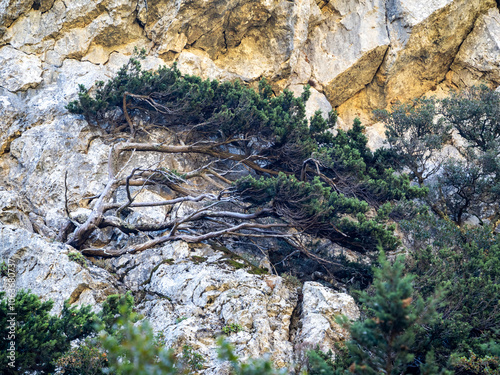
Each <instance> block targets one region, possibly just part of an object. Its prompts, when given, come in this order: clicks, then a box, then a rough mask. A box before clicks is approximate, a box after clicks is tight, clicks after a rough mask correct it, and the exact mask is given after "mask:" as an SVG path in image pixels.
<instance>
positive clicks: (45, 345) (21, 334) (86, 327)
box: [0, 290, 96, 374]
mask: <svg viewBox="0 0 500 375" xmlns="http://www.w3.org/2000/svg"><path fill="white" fill-rule="evenodd" d="M0 298H1V299H0V327H7V319H8V318H9V317H10V316H9V315H7V313H8V312H9V310H8V307H9V306H8V304H7V299H6V298H5V293H3V292H2V293H0ZM52 306H53V302H52V301H47V302H41V301H40V299H39V298H38V296H36V295H34V294H32V293H30V292H27V291H24V290H21V291H19V292H18V293H17V295H16V297H15V303H14V311H15V313H16V314H17V315H16V316H15V321H16V331H15V343H16V360H15V365H16V367H15V368H12V367H10V366H8V364H7V363H8V362H9V360H8V358H7V353H8V352H7V345H8V343H9V341H8V340H0V367H1V368H2V371H4V372H3V373H4V374H24V373H25V372H26V371H38V372H39V373H41V374H44V373H49V372H51V371H53V370H54V364H53V361H54V360H56V359H57V358H59V357H60V356H61V355H63V353H64V352H66V351H67V350H68V349H69V348H70V341H72V340H74V339H77V338H82V337H84V336H86V335H88V334H89V333H91V332H92V331H93V324H94V323H95V322H96V316H95V314H94V313H92V312H91V310H90V306H87V307H81V308H76V307H70V306H69V304H68V302H66V303H65V304H64V308H63V310H62V313H61V317H60V318H59V317H56V316H52V315H50V314H49V312H50V310H51V309H52Z"/></svg>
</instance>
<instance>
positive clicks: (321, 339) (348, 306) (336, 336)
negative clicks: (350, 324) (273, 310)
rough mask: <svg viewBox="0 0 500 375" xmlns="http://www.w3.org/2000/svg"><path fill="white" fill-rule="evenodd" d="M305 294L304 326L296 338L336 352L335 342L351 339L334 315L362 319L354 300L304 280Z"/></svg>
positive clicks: (304, 343)
mask: <svg viewBox="0 0 500 375" xmlns="http://www.w3.org/2000/svg"><path fill="white" fill-rule="evenodd" d="M302 294H303V302H302V313H301V317H300V318H301V319H300V321H301V325H302V326H301V328H300V330H299V331H298V333H297V341H298V342H300V343H302V345H305V346H309V347H315V346H316V345H319V347H320V349H321V350H323V351H324V352H328V350H332V351H335V347H334V344H335V343H338V342H341V341H344V340H346V339H348V338H349V333H348V332H346V331H345V329H343V328H342V327H340V326H339V325H338V324H337V323H336V322H335V318H336V317H337V316H339V315H345V316H347V317H348V318H349V319H350V320H357V319H359V309H358V307H357V306H356V303H355V302H354V299H353V298H352V297H351V296H349V295H348V294H345V293H334V292H333V291H332V290H331V289H329V288H325V287H324V286H323V285H321V284H319V283H316V282H312V281H307V282H305V283H304V287H303V288H302Z"/></svg>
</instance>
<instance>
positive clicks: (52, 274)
mask: <svg viewBox="0 0 500 375" xmlns="http://www.w3.org/2000/svg"><path fill="white" fill-rule="evenodd" d="M74 251H75V250H74V249H72V248H71V247H70V246H67V245H64V244H61V243H58V242H50V241H48V240H47V239H45V238H43V237H41V236H39V235H36V234H33V233H31V232H30V231H28V230H26V229H21V228H18V227H14V226H0V258H1V259H2V261H4V262H5V263H8V262H10V263H14V264H15V267H14V275H15V276H14V279H15V287H16V290H21V289H24V290H31V291H32V292H33V293H35V294H37V295H39V296H40V297H41V298H42V299H43V300H44V301H46V300H49V299H52V300H53V301H54V307H53V308H52V313H53V314H58V313H59V312H60V311H61V309H62V307H63V304H64V301H65V300H67V299H69V302H70V303H72V304H73V303H76V304H78V305H89V304H90V305H92V306H97V304H98V303H100V302H102V301H104V300H105V299H106V297H107V296H108V295H110V294H116V293H118V292H119V291H122V292H123V289H121V287H120V286H119V283H118V282H117V280H116V279H115V278H114V277H113V276H112V275H111V274H110V273H109V272H107V271H105V270H103V269H102V268H99V267H96V266H94V265H92V263H90V262H89V263H88V264H85V265H82V264H79V263H77V262H74V261H72V260H71V259H70V258H69V255H70V254H71V252H74ZM6 279H7V277H6V275H2V276H1V278H0V281H1V284H0V285H2V287H1V289H2V290H5V289H4V283H5V282H6Z"/></svg>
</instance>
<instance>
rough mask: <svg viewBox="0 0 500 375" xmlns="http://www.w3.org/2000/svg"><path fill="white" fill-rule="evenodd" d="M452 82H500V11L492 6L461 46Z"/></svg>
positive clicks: (450, 76)
mask: <svg viewBox="0 0 500 375" xmlns="http://www.w3.org/2000/svg"><path fill="white" fill-rule="evenodd" d="M449 79H450V80H451V82H452V83H453V84H454V85H455V86H457V87H460V88H463V87H470V86H473V85H479V84H487V85H489V86H490V87H492V88H496V87H498V86H499V85H500V13H499V11H498V8H491V9H490V10H489V11H488V13H486V14H483V15H481V16H480V17H479V18H478V20H477V22H476V25H475V27H474V30H473V31H472V32H471V33H470V34H469V36H468V37H467V39H465V41H464V42H463V44H462V46H461V47H460V51H459V52H458V54H457V56H456V57H455V60H454V62H453V65H452V66H451V71H450V73H449Z"/></svg>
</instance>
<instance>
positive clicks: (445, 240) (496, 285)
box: [402, 215, 500, 365]
mask: <svg viewBox="0 0 500 375" xmlns="http://www.w3.org/2000/svg"><path fill="white" fill-rule="evenodd" d="M402 224H403V225H402V228H403V229H404V230H405V233H407V234H410V233H411V236H412V238H413V242H412V243H411V244H412V247H413V251H412V255H413V256H412V258H413V259H412V261H411V262H410V263H409V266H408V270H409V272H412V273H414V274H415V275H416V279H415V287H416V289H417V291H418V293H419V294H420V295H421V296H423V297H428V296H430V295H432V294H433V293H435V292H436V291H437V290H442V291H443V300H442V302H441V305H440V307H439V308H438V312H440V313H441V314H442V318H440V319H438V320H436V321H434V322H433V324H431V325H430V326H429V327H428V329H427V334H426V335H427V336H428V337H429V342H430V345H431V346H432V348H433V349H434V352H435V355H436V360H437V361H438V363H440V364H441V365H445V364H446V363H447V361H448V359H449V358H450V356H451V355H452V354H453V355H454V356H459V357H469V355H470V353H473V355H474V356H475V357H477V358H480V357H485V356H488V355H492V353H490V352H488V350H489V349H488V348H489V347H488V346H485V345H486V344H487V343H489V342H490V341H491V340H498V339H499V332H500V304H499V301H498V295H499V294H500V242H499V239H498V235H496V234H495V233H493V232H492V228H491V227H487V226H485V227H476V228H473V227H472V228H469V227H465V228H458V227H457V226H456V225H454V224H453V223H450V222H447V221H444V220H440V219H435V218H433V217H432V216H429V215H424V216H418V217H417V218H416V219H414V220H413V221H410V222H403V223H402ZM417 355H419V356H420V357H423V356H424V355H425V353H422V352H420V353H419V354H417Z"/></svg>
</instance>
